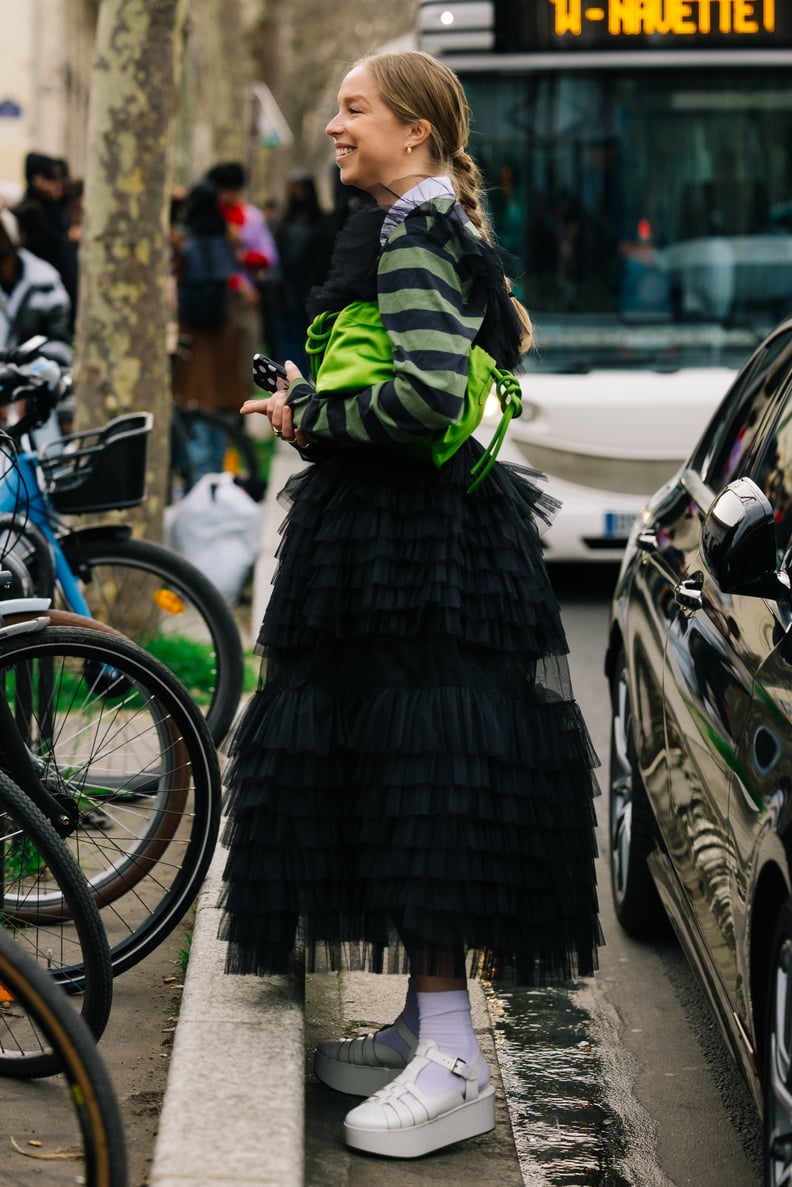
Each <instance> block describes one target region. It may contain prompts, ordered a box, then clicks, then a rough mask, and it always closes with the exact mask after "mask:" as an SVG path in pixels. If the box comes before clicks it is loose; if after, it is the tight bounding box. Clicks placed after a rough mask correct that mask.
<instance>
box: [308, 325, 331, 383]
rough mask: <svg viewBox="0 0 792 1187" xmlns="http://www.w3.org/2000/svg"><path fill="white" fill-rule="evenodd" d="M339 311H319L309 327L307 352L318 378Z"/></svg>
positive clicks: (314, 375) (313, 372)
mask: <svg viewBox="0 0 792 1187" xmlns="http://www.w3.org/2000/svg"><path fill="white" fill-rule="evenodd" d="M337 317H338V313H335V312H332V311H331V310H329V309H326V310H325V311H324V313H319V314H317V316H316V317H315V318H314V319H313V321H312V322H311V324H310V325H309V327H308V331H307V335H308V336H307V338H306V341H305V353H306V354H307V355H308V357H309V359H310V363H311V373H312V374H313V377H314V379H316V375H317V372H318V370H319V365H320V363H321V361H322V356H323V355H324V352H325V350H326V349H327V343H328V341H329V338H330V335H331V333H332V331H333V326H334V325H335V322H336V319H337Z"/></svg>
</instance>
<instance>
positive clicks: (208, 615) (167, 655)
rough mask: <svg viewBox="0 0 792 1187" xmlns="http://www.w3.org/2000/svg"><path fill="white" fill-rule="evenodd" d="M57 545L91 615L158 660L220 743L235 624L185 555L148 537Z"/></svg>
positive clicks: (237, 689)
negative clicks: (186, 692) (180, 684)
mask: <svg viewBox="0 0 792 1187" xmlns="http://www.w3.org/2000/svg"><path fill="white" fill-rule="evenodd" d="M60 543H61V546H62V548H63V550H64V552H65V554H66V558H67V560H68V562H69V565H70V567H71V569H72V571H73V572H74V573H76V574H77V575H78V576H79V577H80V579H81V581H82V586H83V593H84V595H85V599H86V601H87V602H88V606H89V608H90V614H91V617H92V618H96V619H98V620H99V621H101V622H107V623H109V624H110V625H111V626H118V627H119V629H121V630H122V631H123V632H124V634H125V635H127V636H128V637H129V638H131V639H133V640H134V641H135V642H136V643H138V644H139V645H140V646H141V647H143V648H145V650H146V651H148V652H150V653H151V654H152V655H154V656H156V658H158V659H160V660H162V662H163V663H164V664H166V666H167V667H168V668H169V669H170V671H171V672H173V673H174V675H175V676H177V677H178V679H179V680H180V681H181V683H182V684H183V685H184V687H185V688H186V689H187V691H188V692H189V694H190V696H191V697H192V698H193V700H194V701H195V702H196V703H197V704H198V705H199V706H200V707H201V711H202V712H204V713H205V714H206V719H207V722H208V724H209V729H210V730H211V733H212V737H213V738H214V740H215V742H217V743H220V742H221V741H222V740H223V738H224V737H225V735H226V734H227V733H228V729H229V727H230V725H231V722H232V721H233V719H234V716H235V714H236V711H237V708H238V706H239V699H240V696H241V694H242V684H243V680H244V655H243V652H242V641H241V638H240V634H239V628H238V627H237V624H236V622H235V620H234V616H233V614H232V613H231V610H230V609H229V607H228V606H227V605H226V603H225V602H224V600H223V598H222V596H221V594H220V593H219V591H218V590H217V589H216V588H215V586H214V585H213V584H212V583H211V581H209V580H208V578H207V577H205V576H204V575H203V573H202V572H201V571H200V570H199V569H196V567H195V565H192V564H191V563H190V562H189V561H188V560H186V558H185V557H183V556H180V555H179V554H178V553H177V552H174V551H173V550H172V549H170V548H166V547H164V546H163V545H161V544H155V543H152V542H151V541H149V540H134V539H96V538H93V537H90V536H87V535H86V536H82V535H81V534H80V533H79V532H74V533H71V534H70V535H68V536H65V537H64V538H63V539H62V540H61V541H60ZM56 604H57V605H59V606H63V605H64V603H63V601H62V600H59V601H57V602H56Z"/></svg>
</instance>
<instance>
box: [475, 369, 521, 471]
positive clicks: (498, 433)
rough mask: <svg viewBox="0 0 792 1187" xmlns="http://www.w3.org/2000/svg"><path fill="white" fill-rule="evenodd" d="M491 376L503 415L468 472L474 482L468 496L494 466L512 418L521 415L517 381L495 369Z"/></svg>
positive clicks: (509, 372)
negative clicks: (487, 443)
mask: <svg viewBox="0 0 792 1187" xmlns="http://www.w3.org/2000/svg"><path fill="white" fill-rule="evenodd" d="M492 374H493V376H494V378H495V394H496V395H497V397H498V401H499V403H500V406H501V410H502V412H503V415H502V416H501V419H500V424H499V425H498V427H497V429H496V430H495V436H494V437H493V438H492V440H491V441H490V443H489V445H488V446H487V448H486V449H485V450H484V452H483V453H482V455H481V457H480V458H479V460H478V461H477V462H476V464H475V466H473V467H472V469H471V471H470V473H471V474H472V475H473V476H474V479H475V481H474V482H472V483H471V484H470V486H469V487H468V494H470V493H471V492H472V491H474V490H475V489H476V488H477V487H478V486H480V485H481V483H482V482H483V481H484V479H485V478H486V477H487V475H488V474H489V472H490V470H491V469H492V467H493V466H494V465H495V459H496V458H497V456H498V452H499V450H500V447H501V445H502V444H503V439H504V437H505V436H506V430H507V429H508V427H509V424H510V423H511V421H512V419H513V418H514V417H517V416H520V415H521V413H522V391H521V390H520V384H519V381H518V380H517V379H516V378H515V376H514V375H512V373H511V371H499V370H498V368H497V367H494V368H493V371H492Z"/></svg>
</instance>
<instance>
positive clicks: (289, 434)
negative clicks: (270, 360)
mask: <svg viewBox="0 0 792 1187" xmlns="http://www.w3.org/2000/svg"><path fill="white" fill-rule="evenodd" d="M284 366H285V368H286V375H287V376H288V382H289V384H291V383H293V382H294V380H295V379H302V378H303V377H302V375H301V374H300V370H299V368H298V367H295V365H294V363H292V362H291V361H290V360H288V359H287V360H286V362H285V363H284ZM287 395H288V387H287V386H283V387H280V388H279V389H278V391H276V392H275V395H274V396H267V397H266V399H264V400H245V403H244V404H243V405H242V407H241V408H240V410H239V411H240V412H241V413H242V414H243V415H244V416H247V415H248V414H249V413H251V412H261V413H262V414H263V415H264V416H266V417H267V418H268V420H269V422H270V424H271V425H272V431H273V433H274V434H275V436H276V437H280V438H281V439H282V440H283V441H286V442H287V444H289V445H296V446H298V447H299V448H300V449H307V448H308V441H307V439H306V438H305V437H304V436H303V434H302V433H301V432H300V430H299V429H295V427H294V424H293V423H292V412H291V408H289V407H288V406H287V404H286V398H287Z"/></svg>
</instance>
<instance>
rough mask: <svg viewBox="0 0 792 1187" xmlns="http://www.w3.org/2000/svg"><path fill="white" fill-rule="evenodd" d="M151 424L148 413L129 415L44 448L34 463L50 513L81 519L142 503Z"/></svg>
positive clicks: (71, 435) (150, 417) (151, 419)
mask: <svg viewBox="0 0 792 1187" xmlns="http://www.w3.org/2000/svg"><path fill="white" fill-rule="evenodd" d="M152 423H153V417H152V415H151V413H150V412H132V413H129V414H128V415H127V416H117V417H116V418H115V420H111V421H110V423H109V424H106V425H105V426H104V428H102V429H89V430H87V431H86V432H84V433H71V434H70V435H69V436H68V437H61V439H60V440H59V441H53V442H51V444H49V445H47V446H45V447H44V449H42V450H41V451H40V453H39V455H38V460H39V465H40V466H41V469H42V471H43V474H44V478H45V482H46V488H47V493H48V494H49V497H50V500H51V502H52V505H53V507H54V508H55V510H56V511H61V512H63V513H64V514H81V513H83V512H89V511H115V510H117V509H121V508H123V507H136V506H137V505H138V504H139V503H142V502H143V498H144V496H145V493H146V449H147V445H148V434H149V433H150V432H151V426H152Z"/></svg>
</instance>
